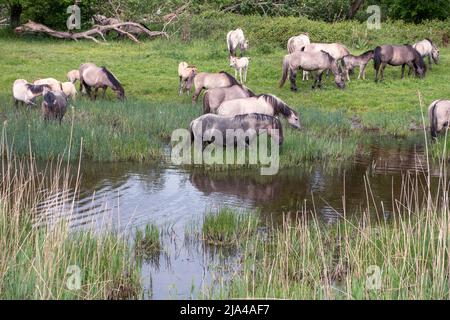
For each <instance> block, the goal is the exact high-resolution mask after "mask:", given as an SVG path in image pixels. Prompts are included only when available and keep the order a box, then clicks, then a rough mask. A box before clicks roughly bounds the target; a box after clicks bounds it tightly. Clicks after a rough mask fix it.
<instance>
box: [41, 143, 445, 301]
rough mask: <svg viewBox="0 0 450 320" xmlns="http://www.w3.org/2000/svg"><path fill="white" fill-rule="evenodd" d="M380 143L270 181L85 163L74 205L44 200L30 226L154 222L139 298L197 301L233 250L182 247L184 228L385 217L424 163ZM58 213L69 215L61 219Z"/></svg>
mask: <svg viewBox="0 0 450 320" xmlns="http://www.w3.org/2000/svg"><path fill="white" fill-rule="evenodd" d="M380 141H381V142H379V143H377V144H373V145H372V146H371V147H370V148H369V149H368V151H364V152H362V153H361V154H360V155H358V156H357V157H356V158H355V160H354V161H353V162H348V163H340V164H334V165H333V166H329V165H328V166H325V165H323V164H320V163H319V164H315V165H313V166H307V167H301V168H295V169H285V170H280V172H279V173H278V174H277V175H276V176H260V175H258V174H255V172H244V171H239V172H235V171H231V172H224V173H208V174H206V173H204V172H202V171H199V170H181V169H179V168H174V167H170V166H166V167H157V166H156V167H155V166H151V165H143V164H123V163H121V164H91V163H89V164H84V167H83V168H82V187H81V190H80V191H79V192H78V193H77V195H75V201H72V200H73V199H74V195H73V194H55V195H53V196H52V197H48V198H47V199H45V201H43V202H42V203H41V205H40V207H39V211H40V213H41V214H40V215H39V221H37V222H36V223H44V222H45V223H47V224H53V223H56V222H57V221H59V219H61V218H67V219H68V220H69V221H70V225H71V227H72V228H82V227H86V226H95V227H96V228H101V226H102V227H103V226H104V225H105V224H106V225H107V226H110V227H112V228H114V229H116V230H120V231H121V232H123V233H125V234H130V233H132V232H133V231H134V230H135V229H136V228H142V227H144V226H145V224H147V223H149V222H152V223H155V224H157V225H158V226H159V227H160V228H161V230H163V232H162V235H163V247H164V248H165V253H164V254H165V255H164V257H162V259H160V260H159V264H157V266H155V264H154V263H150V262H149V263H144V267H143V275H142V277H143V281H144V283H145V288H146V290H147V294H146V297H148V298H157V299H159V298H171V297H175V298H186V297H191V296H193V297H196V296H197V294H198V292H199V291H198V290H199V289H201V287H202V285H204V284H207V283H210V282H211V281H214V278H213V274H214V273H213V272H212V271H213V270H214V269H215V268H220V267H223V266H232V265H234V263H233V262H234V261H236V259H238V257H239V254H237V253H236V252H228V253H226V252H222V251H219V252H218V251H216V250H214V249H211V248H208V250H206V249H205V248H204V247H203V246H202V245H201V244H200V245H199V244H197V246H196V245H195V244H194V245H192V244H189V243H186V242H185V236H184V232H185V229H186V226H187V225H188V224H189V223H192V221H199V219H200V217H201V216H202V215H203V214H204V213H205V211H207V210H209V209H214V208H219V207H223V206H229V207H234V208H240V209H242V208H257V209H259V211H260V212H261V215H262V217H263V218H264V217H265V218H270V219H271V221H275V222H276V221H280V220H281V218H282V216H283V213H287V212H308V211H313V212H315V213H316V214H318V215H320V217H321V218H322V219H323V220H324V221H325V222H326V223H334V222H336V221H338V220H339V219H340V217H341V216H342V215H343V214H344V208H345V215H347V216H349V215H355V214H361V212H363V211H365V212H369V213H372V214H373V213H374V212H379V213H383V215H384V216H385V217H388V216H389V212H391V211H392V203H393V197H395V198H396V199H397V198H398V197H399V196H400V193H401V182H402V179H403V177H404V174H405V173H407V172H408V171H410V172H415V171H416V170H417V169H422V168H423V167H426V166H425V163H426V162H425V157H424V154H423V148H422V147H421V146H420V145H418V144H416V143H411V142H398V141H396V142H395V143H393V144H391V145H389V144H386V142H384V141H383V139H380ZM431 174H432V175H434V176H437V175H438V174H439V171H438V170H436V169H433V170H432V172H431ZM420 175H421V174H419V175H418V176H419V177H420ZM436 180H437V178H434V179H433V183H435V184H436ZM368 185H370V190H371V200H370V201H371V203H370V205H369V204H368V203H367V193H366V190H367V186H368ZM344 195H345V202H344V200H343V198H344ZM372 196H373V200H372ZM382 204H383V205H382ZM68 208H73V210H65V209H68ZM65 212H73V214H72V215H71V217H64V216H63V215H64V213H65ZM263 220H264V219H263ZM193 287H194V288H195V289H192V288H193Z"/></svg>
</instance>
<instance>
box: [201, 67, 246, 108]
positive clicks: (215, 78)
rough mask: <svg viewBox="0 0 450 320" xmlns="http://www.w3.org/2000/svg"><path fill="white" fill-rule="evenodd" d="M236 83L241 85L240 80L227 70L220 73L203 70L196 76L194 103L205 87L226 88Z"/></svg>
mask: <svg viewBox="0 0 450 320" xmlns="http://www.w3.org/2000/svg"><path fill="white" fill-rule="evenodd" d="M234 85H239V82H238V81H237V80H236V79H235V78H234V77H233V76H232V75H231V74H229V73H227V72H225V71H220V72H219V73H207V72H201V73H199V74H197V75H196V76H195V77H194V86H195V92H194V96H193V97H192V103H195V102H197V99H198V96H199V95H200V93H201V92H202V90H203V89H214V88H226V87H231V86H234Z"/></svg>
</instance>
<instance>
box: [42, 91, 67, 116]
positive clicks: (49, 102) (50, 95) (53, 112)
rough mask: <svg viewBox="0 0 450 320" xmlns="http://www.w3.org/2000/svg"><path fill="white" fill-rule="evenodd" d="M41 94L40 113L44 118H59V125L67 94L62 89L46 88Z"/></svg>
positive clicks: (65, 108) (65, 106)
mask: <svg viewBox="0 0 450 320" xmlns="http://www.w3.org/2000/svg"><path fill="white" fill-rule="evenodd" d="M43 95H44V101H42V114H43V116H44V120H45V121H48V120H50V119H55V120H59V124H60V125H61V121H62V119H63V117H64V115H65V113H66V111H67V104H68V99H67V96H66V95H65V94H64V92H62V91H51V90H48V89H44V92H43Z"/></svg>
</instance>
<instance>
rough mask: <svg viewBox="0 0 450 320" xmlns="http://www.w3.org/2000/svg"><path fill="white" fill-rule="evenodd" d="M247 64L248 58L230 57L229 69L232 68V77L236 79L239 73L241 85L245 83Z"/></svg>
mask: <svg viewBox="0 0 450 320" xmlns="http://www.w3.org/2000/svg"><path fill="white" fill-rule="evenodd" d="M249 63H250V58H248V57H242V58H237V57H230V67H232V68H234V77H235V78H237V74H238V71H239V79H240V81H241V83H244V82H247V70H248V65H249ZM242 76H243V77H242Z"/></svg>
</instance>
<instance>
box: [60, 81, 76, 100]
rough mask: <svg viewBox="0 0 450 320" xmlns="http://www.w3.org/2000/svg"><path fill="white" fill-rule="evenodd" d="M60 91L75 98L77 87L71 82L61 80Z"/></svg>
mask: <svg viewBox="0 0 450 320" xmlns="http://www.w3.org/2000/svg"><path fill="white" fill-rule="evenodd" d="M61 87H62V91H63V92H64V94H65V95H66V96H67V97H68V98H72V99H73V100H75V99H76V96H77V89H76V88H75V85H74V84H73V83H72V82H63V83H61Z"/></svg>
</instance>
